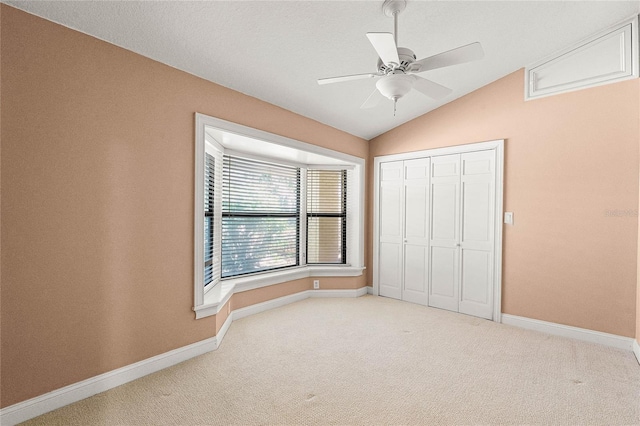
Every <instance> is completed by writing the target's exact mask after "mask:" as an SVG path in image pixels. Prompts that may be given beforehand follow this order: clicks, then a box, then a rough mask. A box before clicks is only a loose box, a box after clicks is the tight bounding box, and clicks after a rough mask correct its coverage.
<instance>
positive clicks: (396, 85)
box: [376, 74, 415, 101]
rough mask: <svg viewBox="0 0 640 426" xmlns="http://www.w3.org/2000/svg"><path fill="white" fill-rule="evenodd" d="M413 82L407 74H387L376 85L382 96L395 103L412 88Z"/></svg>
mask: <svg viewBox="0 0 640 426" xmlns="http://www.w3.org/2000/svg"><path fill="white" fill-rule="evenodd" d="M414 83H415V80H414V79H413V77H412V76H410V75H407V74H388V75H386V76H384V77H382V78H381V79H380V80H378V82H377V83H376V87H377V88H378V90H379V91H380V93H382V96H384V97H385V98H389V99H391V100H393V101H397V100H398V99H400V98H401V97H403V96H404V95H406V94H407V93H409V92H410V91H411V89H412V88H413V84H414Z"/></svg>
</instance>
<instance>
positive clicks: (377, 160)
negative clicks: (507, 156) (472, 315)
mask: <svg viewBox="0 0 640 426" xmlns="http://www.w3.org/2000/svg"><path fill="white" fill-rule="evenodd" d="M484 150H495V152H496V193H495V194H496V198H495V221H496V222H495V247H494V250H495V258H494V259H495V262H494V272H495V275H494V276H495V280H494V286H495V287H494V291H493V296H494V298H493V299H494V300H493V318H492V320H493V321H495V322H501V319H502V318H501V316H502V309H501V308H502V216H503V200H502V197H503V186H504V172H503V171H504V139H497V140H493V141H487V142H478V143H470V144H465V145H455V146H449V147H444V148H434V149H427V150H422V151H414V152H406V153H401V154H390V155H381V156H378V157H374V159H373V185H374V188H373V205H374V209H373V294H374V295H376V296H377V295H379V285H378V276H379V272H380V271H379V262H378V256H379V247H378V245H379V239H380V234H379V227H380V212H379V211H378V203H379V200H380V164H381V163H386V162H389V161H400V160H402V161H404V160H413V159H416V158H425V157H434V156H437V155H448V154H462V153H465V152H473V151H484Z"/></svg>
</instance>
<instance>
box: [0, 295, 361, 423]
mask: <svg viewBox="0 0 640 426" xmlns="http://www.w3.org/2000/svg"><path fill="white" fill-rule="evenodd" d="M365 294H367V287H362V288H359V289H357V290H307V291H303V292H300V293H295V294H291V295H288V296H283V297H279V298H277V299H273V300H268V301H266V302H262V303H258V304H256V305H251V306H247V307H246V308H242V309H237V310H235V311H232V312H231V313H229V316H228V317H227V319H226V320H225V322H224V324H223V325H222V327H221V328H220V331H218V334H217V335H216V336H215V337H211V338H209V339H206V340H202V341H200V342H196V343H193V344H191V345H187V346H183V347H181V348H178V349H174V350H172V351H169V352H165V353H163V354H160V355H156V356H154V357H151V358H147V359H145V360H142V361H139V362H136V363H135V364H130V365H127V366H125V367H122V368H118V369H117V370H113V371H109V372H107V373H104V374H100V375H99V376H95V377H91V378H89V379H86V380H83V381H81V382H78V383H74V384H72V385H69V386H65V387H63V388H60V389H56V390H54V391H51V392H48V393H46V394H44V395H40V396H37V397H35V398H32V399H29V400H27V401H23V402H19V403H17V404H14V405H11V406H9V407H6V408H3V409H1V410H0V425H2V426H13V425H15V424H17V423H21V422H24V421H27V420H29V419H32V418H34V417H37V416H40V415H42V414H45V413H48V412H49V411H52V410H55V409H57V408H60V407H64V406H65V405H69V404H72V403H74V402H77V401H80V400H82V399H85V398H88V397H90V396H93V395H95V394H97V393H100V392H104V391H107V390H109V389H112V388H115V387H117V386H120V385H123V384H125V383H128V382H130V381H132V380H136V379H139V378H141V377H144V376H146V375H148V374H151V373H155V372H156V371H160V370H162V369H164V368H167V367H171V366H172V365H175V364H178V363H180V362H183V361H186V360H188V359H190V358H194V357H196V356H199V355H203V354H205V353H207V352H211V351H213V350H216V349H218V346H220V343H221V342H222V339H223V338H224V335H225V334H226V333H227V330H229V327H230V326H231V323H232V322H233V321H235V320H237V319H240V318H244V317H246V316H249V315H253V314H257V313H259V312H264V311H267V310H269V309H274V308H278V307H280V306H284V305H288V304H289V303H293V302H297V301H299V300H303V299H308V298H309V297H359V296H363V295H365Z"/></svg>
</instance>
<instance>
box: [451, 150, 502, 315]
mask: <svg viewBox="0 0 640 426" xmlns="http://www.w3.org/2000/svg"><path fill="white" fill-rule="evenodd" d="M461 161H462V164H461V166H462V168H461V172H462V173H461V178H460V182H461V193H462V194H461V195H462V203H461V207H462V211H461V219H462V229H461V234H460V250H461V254H460V258H461V272H462V274H461V277H460V278H461V280H460V307H459V311H460V312H462V313H465V314H469V315H474V316H477V317H482V318H487V319H491V318H492V316H493V282H494V277H493V275H494V273H493V269H494V268H493V262H494V259H493V256H494V229H495V151H493V150H491V151H478V152H470V153H465V154H462V155H461Z"/></svg>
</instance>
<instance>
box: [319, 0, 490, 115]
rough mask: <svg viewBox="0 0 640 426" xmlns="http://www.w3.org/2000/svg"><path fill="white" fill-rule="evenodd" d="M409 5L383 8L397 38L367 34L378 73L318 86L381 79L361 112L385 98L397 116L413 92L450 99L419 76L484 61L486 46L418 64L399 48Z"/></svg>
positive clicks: (402, 0) (396, 1)
mask: <svg viewBox="0 0 640 426" xmlns="http://www.w3.org/2000/svg"><path fill="white" fill-rule="evenodd" d="M406 5H407V3H406V0H385V2H384V3H383V4H382V11H383V12H384V14H385V15H387V16H389V17H393V34H392V33H367V37H368V38H369V41H370V42H371V44H372V45H373V48H374V49H375V50H376V52H377V53H378V56H379V59H378V70H377V72H375V73H366V74H355V75H345V76H341V77H330V78H321V79H319V80H318V84H329V83H339V82H342V81H350V80H359V79H363V78H379V80H378V81H377V82H376V90H374V91H373V92H372V93H371V95H369V97H368V98H367V99H366V100H365V101H364V103H363V104H362V105H361V106H360V108H372V107H374V106H376V105H377V104H378V102H379V101H380V98H381V97H382V96H384V97H385V98H388V99H391V100H392V101H393V114H394V115H395V111H396V103H397V102H398V99H400V98H401V97H403V96H404V95H406V94H407V93H409V92H410V91H411V89H415V90H417V91H418V92H420V93H422V94H424V95H426V96H428V97H430V98H432V99H442V98H444V97H445V96H447V95H449V94H450V93H451V92H452V90H451V89H449V88H447V87H444V86H441V85H440V84H438V83H435V82H433V81H431V80H427V79H426V78H423V77H420V76H418V75H415V74H417V73H421V72H425V71H429V70H433V69H436V68H443V67H448V66H451V65H458V64H462V63H465V62H471V61H475V60H478V59H482V58H483V57H484V51H483V50H482V46H481V45H480V43H478V42H476V43H471V44H467V45H465V46H461V47H458V48H455V49H452V50H449V51H447V52H443V53H439V54H437V55H433V56H430V57H428V58H424V59H420V60H416V55H415V54H414V53H413V51H412V50H411V49H407V48H405V47H397V44H398V15H399V14H400V12H402V11H403V10H404V9H405V7H406ZM381 95H382V96H381Z"/></svg>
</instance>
